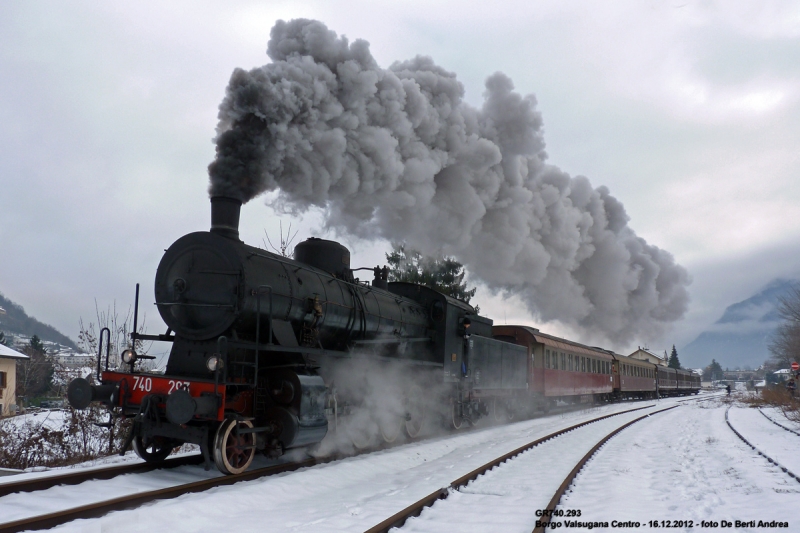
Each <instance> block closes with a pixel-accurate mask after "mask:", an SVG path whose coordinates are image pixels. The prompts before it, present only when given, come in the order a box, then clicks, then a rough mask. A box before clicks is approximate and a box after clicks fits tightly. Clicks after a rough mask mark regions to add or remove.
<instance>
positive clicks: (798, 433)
mask: <svg viewBox="0 0 800 533" xmlns="http://www.w3.org/2000/svg"><path fill="white" fill-rule="evenodd" d="M758 412H759V413H761V414H762V415H763V416H764V418H766V419H767V420H769V421H770V422H772V423H773V424H775V425H776V426H778V427H779V428H783V429H785V430H786V431H788V432H789V433H794V434H795V435H797V436H798V437H800V431H795V430H793V429H791V428H787V427H786V426H784V425H783V424H780V423H778V422H776V421H775V420H773V419H772V418H770V417H769V416H767V413H765V412H764V411H763V410H761V409H760V408H759V410H758Z"/></svg>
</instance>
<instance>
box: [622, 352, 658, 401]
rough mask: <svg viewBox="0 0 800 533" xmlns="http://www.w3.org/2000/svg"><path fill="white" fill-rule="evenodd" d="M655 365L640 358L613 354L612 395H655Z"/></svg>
mask: <svg viewBox="0 0 800 533" xmlns="http://www.w3.org/2000/svg"><path fill="white" fill-rule="evenodd" d="M656 379H657V376H656V365H655V364H654V363H650V362H648V361H643V360H641V359H635V358H633V357H627V356H624V355H618V354H614V396H615V397H617V398H619V399H625V398H640V399H644V398H655V397H656Z"/></svg>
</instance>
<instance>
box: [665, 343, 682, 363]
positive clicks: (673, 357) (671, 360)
mask: <svg viewBox="0 0 800 533" xmlns="http://www.w3.org/2000/svg"><path fill="white" fill-rule="evenodd" d="M667 366H668V367H670V368H681V362H680V360H679V359H678V350H676V349H675V345H674V344H673V345H672V353H671V354H670V356H669V363H667Z"/></svg>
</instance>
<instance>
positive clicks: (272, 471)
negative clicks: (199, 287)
mask: <svg viewBox="0 0 800 533" xmlns="http://www.w3.org/2000/svg"><path fill="white" fill-rule="evenodd" d="M583 407H584V408H585V406H583ZM649 407H650V406H649V405H648V406H644V407H637V408H636V409H631V410H629V411H626V412H632V411H638V410H642V409H647V408H649ZM569 410H572V409H567V410H566V411H569ZM609 416H615V415H607V416H603V417H599V418H598V419H605V418H608V417H609ZM598 419H595V420H594V421H596V420H598ZM582 425H583V424H578V425H576V426H571V427H570V428H567V430H562V432H559V433H563V432H564V431H570V430H573V429H575V427H580V426H582ZM553 436H554V435H553V434H551V435H548V436H547V437H545V438H543V439H537V441H535V442H540V441H543V440H547V439H549V438H553ZM383 448H385V446H383V447H377V448H374V449H371V450H368V451H375V450H379V449H383ZM517 453H521V451H520V450H515V451H514V452H512V453H511V454H510V456H513V455H515V454H517ZM506 455H509V454H506ZM350 456H351V455H344V454H340V455H336V456H329V457H324V458H309V459H306V460H304V461H300V462H294V463H285V464H279V465H271V466H267V467H262V468H256V469H253V470H251V471H248V472H245V473H243V474H239V475H236V476H220V477H215V478H211V479H202V480H198V481H193V482H190V483H179V484H174V485H171V486H167V487H162V488H157V489H155V490H149V491H145V492H138V493H136V494H127V495H120V496H118V497H108V496H109V494H111V495H113V494H112V493H110V492H107V491H104V490H103V489H102V488H100V490H97V488H95V489H93V490H94V493H95V494H97V493H99V494H104V493H105V494H106V499H105V500H103V501H97V502H93V503H87V504H86V505H82V506H80V507H75V508H70V509H63V510H57V511H53V512H48V513H46V514H42V515H38V516H29V517H20V518H19V519H16V520H13V521H6V522H5V523H0V531H3V532H8V533H12V532H17V531H26V530H37V529H46V528H51V527H55V526H58V525H61V524H65V523H67V522H71V521H73V520H76V519H81V518H83V519H85V518H97V517H101V516H104V515H106V514H107V513H109V512H112V511H118V510H125V509H132V508H136V507H139V506H141V505H143V504H145V503H148V502H152V501H156V500H165V499H171V498H176V497H178V496H181V495H183V494H188V493H194V492H201V491H205V490H208V489H211V488H214V487H219V486H225V485H231V484H234V483H238V482H240V481H249V480H254V479H258V478H261V477H266V476H271V475H276V474H280V473H285V472H291V471H294V470H299V469H302V468H307V467H311V466H315V465H320V464H325V463H330V462H333V461H337V460H340V459H343V458H345V457H350ZM505 459H506V457H505V456H504V458H500V459H499V460H497V461H494V463H497V464H499V463H500V462H502V461H504V460H505ZM200 462H201V460H200V457H199V456H187V457H182V458H177V459H170V460H169V461H168V462H167V463H168V466H169V467H171V468H175V467H178V466H182V465H191V464H198V463H200ZM162 466H163V465H162ZM153 470H158V468H157V467H154V466H153V465H150V464H142V463H137V464H135V465H122V466H115V467H110V468H106V469H97V470H91V471H85V472H74V473H69V474H61V475H56V476H48V477H44V478H38V479H33V480H24V481H19V482H13V483H11V482H8V483H4V484H0V496H5V495H9V494H12V493H19V492H29V493H30V492H35V491H41V490H47V489H50V488H53V487H56V486H57V485H77V484H80V483H83V482H85V481H102V480H108V479H113V478H114V477H117V476H120V475H122V474H128V473H137V474H139V473H142V474H144V473H147V472H150V471H153ZM199 471H200V470H198V472H199ZM478 475H480V472H477V471H474V472H471V473H470V474H467V475H465V476H462V477H461V478H459V480H456V484H457V485H466V484H467V483H469V482H470V481H471V480H472V479H475V478H476V477H477V476H478ZM56 490H58V489H56ZM70 490H75V489H70ZM438 492H441V491H437V496H438V495H439V494H438ZM27 496H28V497H30V496H31V494H28V495H27ZM33 496H34V497H35V495H33ZM49 498H50V499H52V497H49ZM71 499H72V500H73V501H74V500H75V499H76V498H75V497H74V496H73V497H72V498H71ZM0 503H3V502H2V501H0ZM9 507H13V504H12V505H9Z"/></svg>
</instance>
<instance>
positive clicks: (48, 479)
mask: <svg viewBox="0 0 800 533" xmlns="http://www.w3.org/2000/svg"><path fill="white" fill-rule="evenodd" d="M202 462H203V456H202V455H198V454H192V455H186V456H183V457H174V458H172V459H167V460H166V461H164V462H162V463H158V464H155V463H133V464H124V465H115V466H109V467H106V468H97V469H93V470H80V471H76V472H68V473H65V474H57V475H52V476H42V477H38V478H34V479H26V480H23V481H11V482H8V483H0V497H3V496H7V495H9V494H14V493H17V492H35V491H39V490H47V489H49V488H52V487H55V486H57V485H78V484H79V483H83V482H84V481H91V480H95V479H112V478H115V477H117V476H121V475H123V474H139V473H142V472H151V471H153V470H161V469H167V468H177V467H179V466H186V465H197V464H201V463H202Z"/></svg>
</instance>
